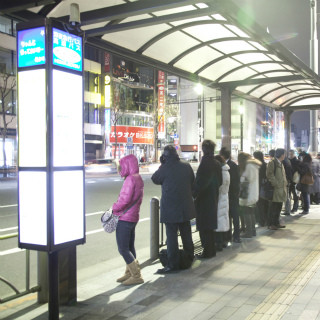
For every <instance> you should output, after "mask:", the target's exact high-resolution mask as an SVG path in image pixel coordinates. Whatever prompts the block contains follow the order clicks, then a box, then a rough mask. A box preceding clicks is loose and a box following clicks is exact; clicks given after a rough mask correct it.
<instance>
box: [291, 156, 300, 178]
mask: <svg viewBox="0 0 320 320" xmlns="http://www.w3.org/2000/svg"><path fill="white" fill-rule="evenodd" d="M290 162H291V168H292V175H293V174H294V173H295V172H296V171H298V170H299V167H300V164H301V161H300V160H298V159H297V157H294V158H292V159H290Z"/></svg>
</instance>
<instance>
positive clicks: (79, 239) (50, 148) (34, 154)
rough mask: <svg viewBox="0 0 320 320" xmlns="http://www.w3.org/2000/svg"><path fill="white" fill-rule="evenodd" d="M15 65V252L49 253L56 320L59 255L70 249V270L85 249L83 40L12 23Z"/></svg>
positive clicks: (53, 24) (56, 26)
mask: <svg viewBox="0 0 320 320" xmlns="http://www.w3.org/2000/svg"><path fill="white" fill-rule="evenodd" d="M17 67H18V143H19V144H18V212H19V247H20V248H25V249H29V250H37V251H44V252H47V253H48V254H47V258H48V270H49V276H48V278H49V318H50V319H58V317H59V261H58V260H59V253H60V252H62V251H64V250H66V249H68V248H70V249H71V248H73V249H74V251H72V250H71V251H70V252H71V254H70V257H72V259H74V261H73V262H71V263H74V265H76V264H75V254H73V253H72V252H75V246H76V245H78V244H83V243H85V212H84V208H85V204H84V198H85V197H84V132H83V39H82V36H79V35H78V34H77V32H76V31H74V30H71V29H70V30H69V29H68V25H62V24H61V23H60V22H57V21H54V20H52V19H40V20H37V21H31V22H28V23H19V24H18V25H17ZM70 259H71V258H70ZM71 283H74V281H71ZM74 285H75V284H74ZM71 291H72V290H71ZM73 291H74V290H73ZM42 297H45V294H42Z"/></svg>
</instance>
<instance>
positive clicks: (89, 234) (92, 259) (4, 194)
mask: <svg viewBox="0 0 320 320" xmlns="http://www.w3.org/2000/svg"><path fill="white" fill-rule="evenodd" d="M150 177H151V174H150V173H145V174H143V175H142V178H143V181H144V184H145V189H144V190H145V193H144V198H143V202H142V205H141V210H140V223H139V224H138V226H137V228H136V248H137V251H138V253H139V248H141V249H142V248H145V247H148V246H149V230H150V228H149V215H150V199H151V198H152V197H153V196H157V197H160V194H161V189H160V187H159V186H155V185H154V184H153V183H152V181H151V179H150ZM122 183H123V180H122V179H121V178H120V176H118V175H110V176H107V175H105V176H101V177H86V243H85V244H84V245H80V246H78V247H77V269H78V270H81V269H83V268H88V267H90V266H93V265H94V264H95V263H98V262H101V261H106V260H109V259H113V258H117V257H119V253H118V251H117V246H116V240H115V234H107V233H105V232H104V231H103V229H102V227H101V223H100V216H101V214H102V211H104V210H105V209H106V208H109V207H110V206H112V204H113V203H114V202H115V201H116V199H117V197H118V194H119V191H120V189H121V186H122ZM17 209H18V207H17V182H16V180H9V181H1V182H0V236H4V235H8V234H11V233H16V232H17V231H18V227H17V223H18V217H17ZM30 256H31V263H30V265H31V267H30V270H31V271H30V272H31V281H30V287H33V286H35V285H36V284H37V253H36V252H35V251H31V255H30ZM0 257H1V258H0V259H1V260H0V277H2V278H5V279H6V280H8V281H9V282H11V283H12V284H13V285H14V286H15V287H16V288H18V290H21V291H23V290H24V289H25V281H26V280H25V273H26V263H25V259H26V258H25V257H26V254H25V250H21V249H19V248H18V238H17V237H14V238H10V239H6V240H2V241H1V242H0ZM13 293H14V292H13V290H12V289H10V288H9V287H8V286H7V285H5V284H4V283H3V282H2V281H0V298H4V297H7V296H9V295H12V294H13Z"/></svg>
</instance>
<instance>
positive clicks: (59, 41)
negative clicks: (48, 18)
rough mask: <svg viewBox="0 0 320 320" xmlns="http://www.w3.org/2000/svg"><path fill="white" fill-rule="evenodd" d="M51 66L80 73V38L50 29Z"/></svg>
mask: <svg viewBox="0 0 320 320" xmlns="http://www.w3.org/2000/svg"><path fill="white" fill-rule="evenodd" d="M52 37H53V39H52V43H53V47H52V51H53V52H52V59H53V61H52V62H53V64H54V65H57V66H61V67H65V68H69V69H72V70H76V71H82V38H81V37H78V36H75V35H73V34H70V33H68V32H64V31H62V30H59V29H56V28H52Z"/></svg>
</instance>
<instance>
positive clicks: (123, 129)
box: [110, 126, 153, 144]
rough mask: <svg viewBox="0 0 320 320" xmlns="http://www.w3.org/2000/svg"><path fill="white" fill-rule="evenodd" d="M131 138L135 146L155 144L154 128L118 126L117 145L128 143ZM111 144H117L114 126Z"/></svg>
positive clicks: (111, 133)
mask: <svg viewBox="0 0 320 320" xmlns="http://www.w3.org/2000/svg"><path fill="white" fill-rule="evenodd" d="M129 137H130V138H133V143H135V144H153V128H150V127H129V126H117V143H127V140H128V138H129ZM110 142H111V143H115V142H116V139H115V132H114V126H112V127H111V132H110Z"/></svg>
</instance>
